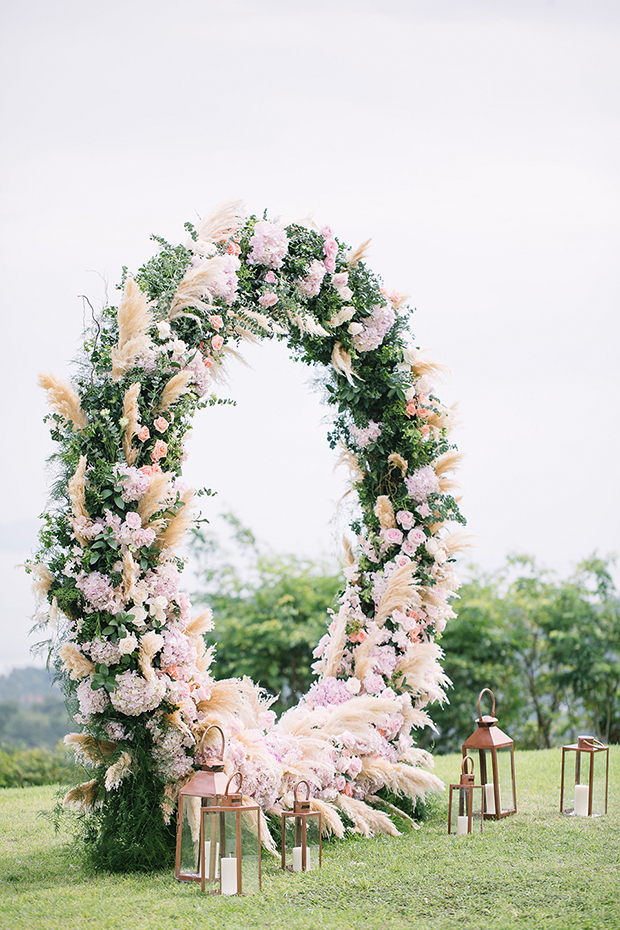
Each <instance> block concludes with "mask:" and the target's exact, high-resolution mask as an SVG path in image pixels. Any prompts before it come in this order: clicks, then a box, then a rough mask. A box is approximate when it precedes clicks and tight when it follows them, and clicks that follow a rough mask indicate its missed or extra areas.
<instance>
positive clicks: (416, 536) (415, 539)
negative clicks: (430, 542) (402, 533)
mask: <svg viewBox="0 0 620 930" xmlns="http://www.w3.org/2000/svg"><path fill="white" fill-rule="evenodd" d="M407 539H408V540H409V542H412V543H415V544H416V546H419V545H420V544H421V543H423V542H426V533H425V532H424V530H423V529H422V527H421V526H416V527H414V528H413V529H412V530H410V531H409V533H407Z"/></svg>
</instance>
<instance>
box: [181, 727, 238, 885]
mask: <svg viewBox="0 0 620 930" xmlns="http://www.w3.org/2000/svg"><path fill="white" fill-rule="evenodd" d="M211 730H218V731H219V733H220V736H221V737H222V747H221V752H220V753H219V755H218V756H216V757H215V758H211V759H208V760H207V761H206V762H203V763H202V766H201V771H200V772H196V774H195V775H194V776H193V777H192V778H190V780H189V781H188V782H187V784H186V785H183V787H182V788H181V790H180V791H179V814H178V820H177V847H176V857H175V865H174V874H175V877H176V878H177V879H178V880H179V881H181V882H199V881H200V863H201V857H202V849H201V844H200V811H201V808H204V807H210V806H211V805H212V804H215V803H217V802H218V800H219V799H221V797H222V796H223V795H224V793H225V792H226V785H227V784H228V776H227V775H226V774H225V773H224V749H225V745H226V741H225V739H224V734H223V732H222V729H221V727H218V726H216V725H214V726H211V727H209V728H208V729H207V730H205V732H204V733H203V736H202V740H201V742H200V751H201V752H204V741H205V738H206V736H207V734H208V733H209V732H210V731H211Z"/></svg>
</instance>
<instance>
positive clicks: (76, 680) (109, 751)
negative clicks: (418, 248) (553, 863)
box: [28, 203, 464, 870]
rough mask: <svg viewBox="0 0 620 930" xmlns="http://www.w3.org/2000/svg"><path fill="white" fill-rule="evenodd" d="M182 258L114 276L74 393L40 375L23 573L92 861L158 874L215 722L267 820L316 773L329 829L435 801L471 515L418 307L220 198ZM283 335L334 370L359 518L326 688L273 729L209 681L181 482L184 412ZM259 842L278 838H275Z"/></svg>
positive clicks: (230, 760) (360, 266) (337, 251)
mask: <svg viewBox="0 0 620 930" xmlns="http://www.w3.org/2000/svg"><path fill="white" fill-rule="evenodd" d="M186 228H187V230H188V232H189V240H188V242H187V244H186V245H184V246H183V245H177V246H172V245H170V244H168V243H167V242H164V241H163V240H161V239H157V240H156V241H157V242H158V245H159V250H158V252H157V254H156V255H155V257H154V258H152V259H151V260H150V261H149V262H147V264H146V265H144V267H143V268H141V269H140V270H139V271H138V272H137V274H136V275H135V276H134V277H130V276H129V275H127V273H126V270H125V274H124V280H123V282H122V285H121V287H122V298H121V299H120V302H119V305H118V307H116V308H115V307H108V308H106V309H104V310H103V312H102V314H101V317H100V319H98V320H97V322H96V324H95V326H94V327H93V329H92V331H91V332H89V333H88V334H87V337H86V339H85V342H84V351H83V355H82V358H81V360H80V367H79V372H78V374H77V376H76V377H75V378H74V380H73V381H72V383H69V382H66V381H63V380H61V379H59V378H56V377H55V376H53V375H49V374H46V375H41V377H40V383H41V385H42V387H44V388H45V389H46V390H47V392H48V399H49V403H50V406H51V409H52V413H51V414H50V415H49V417H48V419H49V421H50V423H51V431H52V436H53V438H54V439H55V440H56V442H57V443H58V450H59V451H58V453H57V455H56V456H55V458H56V460H57V465H58V481H57V483H56V486H55V488H54V498H55V502H54V503H53V504H52V506H51V507H50V509H49V510H48V511H47V513H46V514H45V515H44V521H45V522H44V526H43V528H42V530H41V534H40V539H41V546H40V549H39V552H38V554H37V558H36V561H33V562H31V563H30V564H29V565H28V568H29V570H30V571H31V572H32V574H33V576H34V586H35V590H36V592H37V594H38V596H39V597H40V599H41V607H40V609H39V614H38V622H39V625H40V626H41V627H44V626H49V628H50V629H51V640H50V648H51V650H52V654H53V657H54V661H55V663H56V667H57V670H58V673H59V675H60V677H61V679H62V682H63V685H64V688H65V693H66V697H67V702H68V706H69V707H70V710H71V712H72V714H73V716H74V719H75V721H76V722H77V724H78V725H79V727H80V732H78V733H74V734H71V735H70V736H69V737H67V742H68V743H69V744H71V745H72V747H73V749H74V751H75V753H76V756H77V758H78V759H79V760H80V761H82V762H83V763H84V764H85V765H86V766H88V767H89V768H90V769H91V772H90V774H91V776H92V777H91V778H90V779H89V780H88V781H86V782H84V783H83V784H80V785H78V786H77V787H75V788H73V789H72V790H71V791H69V793H68V794H67V796H66V798H65V801H64V805H65V807H69V808H73V809H74V810H77V811H78V812H79V815H80V817H81V819H82V821H83V825H84V829H85V837H86V841H87V844H88V849H89V853H90V856H91V858H92V860H93V862H94V863H95V865H96V866H99V867H104V868H111V869H118V870H131V869H144V868H153V867H157V866H161V865H162V864H164V863H166V862H167V861H169V852H170V846H171V838H172V837H173V829H172V827H171V819H172V815H173V812H174V808H175V802H176V794H177V792H178V789H179V786H180V785H182V784H183V783H184V781H186V780H187V779H188V778H189V777H190V776H191V774H192V772H193V770H194V768H195V767H196V766H197V764H198V763H199V762H200V761H201V760H200V757H199V750H198V745H199V742H200V738H201V736H202V734H203V733H204V732H205V730H206V729H207V728H208V727H209V726H211V725H212V724H214V723H217V724H219V725H220V726H221V727H222V728H223V730H224V732H225V733H226V736H227V754H226V766H227V769H228V770H229V771H231V772H232V771H234V770H235V769H237V768H238V769H240V770H241V771H242V773H243V775H244V786H245V790H246V791H247V792H248V794H250V795H252V796H253V798H254V799H255V800H256V801H258V802H259V804H260V805H261V808H262V810H263V811H265V812H267V811H269V810H270V809H271V808H272V807H273V805H274V804H275V803H276V802H278V803H279V804H280V805H281V806H284V807H286V806H287V805H288V804H290V803H291V801H292V798H291V791H292V787H293V785H294V784H295V782H296V781H297V780H299V779H300V778H305V779H307V781H308V782H309V783H310V784H311V785H312V795H313V797H312V804H313V806H314V807H315V808H316V809H319V810H321V811H322V812H323V815H324V821H325V824H326V825H327V828H328V830H329V831H331V832H333V833H335V834H336V835H338V836H342V835H343V833H344V829H345V825H344V823H343V817H344V820H345V822H348V823H350V824H352V825H353V828H354V829H356V830H357V831H359V832H362V833H364V834H371V833H372V832H390V833H394V832H396V831H395V827H394V825H393V824H392V822H391V821H390V819H389V817H388V815H387V814H386V813H385V812H384V811H385V807H384V810H381V809H380V805H379V807H377V798H376V795H377V792H379V791H381V789H382V788H388V789H389V790H390V791H392V792H393V793H395V794H396V795H407V796H409V797H412V798H416V797H418V796H423V795H424V793H425V792H426V791H428V790H435V789H437V788H438V787H440V782H439V780H438V779H437V778H436V777H435V776H434V775H433V774H432V773H431V772H430V771H429V769H430V767H431V765H432V759H431V758H430V756H429V755H428V753H426V752H424V751H423V750H421V749H419V748H416V746H415V742H414V738H413V735H412V731H413V730H415V728H418V727H423V726H425V725H427V724H428V723H429V722H430V721H429V717H428V714H427V712H426V710H425V708H426V706H427V705H428V704H429V703H432V702H433V701H436V700H442V699H443V698H444V697H445V695H444V690H443V689H444V687H445V685H446V683H447V680H446V678H445V676H444V674H443V672H442V669H441V665H440V658H441V650H440V647H439V645H438V644H437V642H436V641H435V640H436V637H437V635H438V634H440V633H441V631H442V630H443V628H444V626H445V623H446V620H447V619H449V618H450V617H451V616H453V613H452V609H451V607H450V604H449V601H450V597H451V596H452V595H453V594H454V592H455V590H456V588H457V586H458V584H457V581H456V579H455V576H454V574H453V572H452V563H453V556H454V553H455V552H456V551H457V549H458V548H459V547H460V546H461V545H462V542H463V539H462V534H461V533H459V532H457V533H450V532H449V531H448V530H447V529H446V524H448V523H451V522H452V523H454V522H455V521H456V522H460V523H462V522H464V521H463V519H462V517H461V515H460V513H459V510H458V506H457V504H456V502H455V500H454V498H453V497H452V495H451V493H450V492H451V490H452V489H453V479H452V478H451V477H450V473H451V472H452V471H453V470H454V468H455V466H456V464H457V461H458V453H457V452H456V451H455V449H454V447H453V446H452V445H451V444H450V442H449V438H448V434H449V429H450V425H451V412H450V411H449V410H448V409H446V408H445V407H444V406H442V404H441V403H440V401H439V400H438V399H437V397H436V396H435V394H434V388H433V383H432V379H433V376H434V375H435V374H436V373H437V366H436V365H434V364H433V363H432V362H430V361H429V360H427V359H425V358H424V357H423V355H422V354H421V353H420V351H419V350H418V349H417V348H416V347H415V346H414V344H413V342H412V341H411V337H410V336H409V335H408V332H407V324H408V313H407V311H406V309H403V306H402V300H401V298H400V297H399V296H398V295H397V294H388V293H387V291H385V290H384V289H383V288H382V286H381V285H380V282H379V281H378V280H377V278H376V277H375V276H374V275H373V274H372V273H371V272H370V271H369V270H368V268H367V267H366V265H365V264H364V261H363V257H364V247H361V248H359V249H356V250H350V249H348V248H347V247H345V246H344V245H343V244H342V243H340V242H339V241H338V240H337V239H336V238H335V236H334V235H333V232H332V230H331V229H329V228H328V227H324V228H323V229H321V230H318V229H316V228H314V227H312V226H308V225H303V224H291V225H289V226H286V227H285V226H283V225H281V224H280V223H274V222H271V221H270V220H268V219H267V218H266V217H264V218H263V219H257V218H256V217H254V216H252V217H250V218H249V219H246V218H244V217H243V216H242V215H241V212H240V209H239V204H238V203H229V204H226V205H224V206H223V207H222V208H220V209H219V210H218V211H217V212H216V213H215V214H213V215H212V216H211V217H209V218H208V219H207V220H205V221H204V222H202V223H201V224H200V225H199V226H198V227H197V228H194V227H193V226H191V225H190V224H187V226H186ZM263 338H277V339H283V340H286V341H287V343H288V345H289V347H290V349H291V350H292V352H293V354H294V355H295V356H296V357H297V358H298V359H300V360H301V361H303V362H305V363H306V364H309V365H316V366H318V367H319V369H320V370H321V372H322V378H323V381H324V386H325V393H326V399H327V401H328V403H329V404H330V405H331V407H332V409H333V422H332V428H331V432H330V434H329V442H330V445H331V446H332V447H338V448H339V449H340V454H341V458H342V460H343V461H344V462H345V463H346V464H347V465H348V466H349V468H350V473H351V487H352V490H353V491H354V493H355V494H356V495H357V498H358V500H359V504H360V510H361V517H360V519H359V520H357V521H355V522H354V523H353V524H352V527H351V529H352V531H353V534H354V536H355V539H356V543H355V545H351V543H350V542H346V541H345V563H346V565H345V568H344V581H343V592H342V595H341V596H340V598H339V601H338V604H337V606H336V609H335V611H334V612H332V616H331V618H330V623H329V627H328V630H327V632H326V634H325V636H324V637H323V638H322V640H321V642H320V643H319V644H318V646H317V648H316V650H315V656H316V660H317V661H316V663H315V666H314V668H315V670H316V673H317V679H316V681H315V682H314V684H313V685H312V686H311V688H310V690H309V691H308V693H307V694H306V695H305V696H304V697H303V698H302V699H301V700H300V702H299V704H298V705H297V706H295V707H293V708H292V709H290V710H289V711H287V712H286V713H285V714H284V715H283V716H282V717H281V718H280V719H279V720H277V721H275V720H274V719H273V718H274V716H275V715H274V714H272V713H271V712H270V711H269V710H268V707H269V700H268V699H267V698H266V697H265V695H264V694H263V693H261V691H260V689H259V688H258V687H257V686H256V685H254V684H253V683H252V682H251V681H250V680H249V679H243V680H236V679H235V680H225V681H215V680H213V678H212V676H211V675H210V672H209V666H210V663H211V658H212V656H211V654H210V652H209V651H208V650H207V649H206V648H205V645H204V639H203V636H202V634H203V633H204V632H205V631H206V630H208V629H211V628H212V623H213V621H212V618H211V615H210V612H209V611H205V612H203V613H202V614H200V615H199V616H195V617H192V613H191V606H190V600H189V596H188V594H187V593H186V592H185V591H183V590H182V583H181V571H182V568H183V563H182V561H181V560H180V559H179V557H178V555H177V551H176V550H177V548H178V546H179V544H180V542H181V540H182V538H183V536H184V534H185V533H186V532H187V530H188V529H189V528H190V526H191V524H192V514H193V502H194V492H193V491H192V490H191V489H189V488H187V487H186V486H185V484H184V483H183V481H182V478H181V467H182V462H183V457H184V449H183V438H184V435H185V433H186V432H187V430H188V429H189V427H190V423H191V418H192V415H193V414H194V413H195V412H196V411H197V410H199V409H201V408H206V407H209V406H212V405H213V404H216V403H218V400H217V398H216V396H215V395H214V394H213V393H211V391H212V385H213V383H214V382H215V381H216V380H217V375H218V372H219V371H220V370H221V366H222V365H223V364H225V361H226V356H227V353H229V352H230V351H234V349H233V346H234V345H236V344H238V343H239V342H240V341H242V340H244V339H263ZM266 835H267V837H268V839H267V843H268V844H269V833H268V830H267V834H266Z"/></svg>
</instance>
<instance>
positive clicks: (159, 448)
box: [151, 439, 168, 462]
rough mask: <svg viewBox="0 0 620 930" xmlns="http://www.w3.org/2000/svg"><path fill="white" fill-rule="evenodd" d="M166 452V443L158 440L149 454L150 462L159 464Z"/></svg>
mask: <svg viewBox="0 0 620 930" xmlns="http://www.w3.org/2000/svg"><path fill="white" fill-rule="evenodd" d="M167 452H168V443H167V442H164V440H163V439H158V440H157V441H156V442H155V445H154V446H153V451H152V452H151V462H159V460H160V459H163V458H165V457H166V454H167Z"/></svg>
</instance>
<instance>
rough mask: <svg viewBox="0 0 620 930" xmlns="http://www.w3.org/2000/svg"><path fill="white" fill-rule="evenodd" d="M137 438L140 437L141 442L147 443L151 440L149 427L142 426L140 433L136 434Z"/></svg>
mask: <svg viewBox="0 0 620 930" xmlns="http://www.w3.org/2000/svg"><path fill="white" fill-rule="evenodd" d="M136 436H137V437H138V439H139V440H140V442H146V440H147V439H150V438H151V434H150V432H149V428H148V426H141V427H140V429H139V430H138V432H137V433H136Z"/></svg>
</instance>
